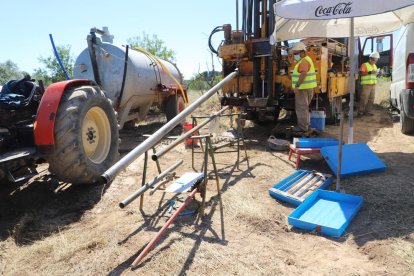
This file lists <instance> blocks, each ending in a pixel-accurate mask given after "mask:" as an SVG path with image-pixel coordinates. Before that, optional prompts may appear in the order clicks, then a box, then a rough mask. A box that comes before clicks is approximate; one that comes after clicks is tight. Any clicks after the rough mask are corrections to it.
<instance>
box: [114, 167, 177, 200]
mask: <svg viewBox="0 0 414 276" xmlns="http://www.w3.org/2000/svg"><path fill="white" fill-rule="evenodd" d="M183 162H184V161H183V160H180V161H178V162H177V163H175V164H174V165H172V166H171V167H169V168H168V169H166V170H165V171H163V172H162V173H161V174H160V175H158V176H156V177H155V178H153V179H152V180H151V181H150V182H148V183H146V184H145V185H143V186H142V187H141V188H140V189H139V190H138V191H136V192H135V193H133V194H132V195H130V196H129V197H128V198H127V199H125V200H123V201H122V202H121V203H119V207H121V208H125V207H126V206H127V205H128V204H130V203H131V202H132V201H134V200H135V199H136V198H137V197H139V196H140V195H142V194H143V193H145V192H146V191H147V190H148V189H149V188H151V187H152V186H154V185H155V184H157V183H158V182H159V181H161V180H162V179H163V178H164V177H165V176H167V175H168V174H169V173H171V172H172V171H173V170H175V169H176V168H178V166H180V165H181V164H182V163H183Z"/></svg>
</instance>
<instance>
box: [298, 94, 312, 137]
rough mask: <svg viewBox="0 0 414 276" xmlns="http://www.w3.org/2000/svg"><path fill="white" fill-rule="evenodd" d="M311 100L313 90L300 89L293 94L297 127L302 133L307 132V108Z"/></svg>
mask: <svg viewBox="0 0 414 276" xmlns="http://www.w3.org/2000/svg"><path fill="white" fill-rule="evenodd" d="M312 98H313V89H300V90H299V91H298V92H297V93H296V94H295V111H296V117H297V118H298V127H299V128H300V129H301V130H303V131H308V130H309V125H310V114H309V106H310V104H311V101H312Z"/></svg>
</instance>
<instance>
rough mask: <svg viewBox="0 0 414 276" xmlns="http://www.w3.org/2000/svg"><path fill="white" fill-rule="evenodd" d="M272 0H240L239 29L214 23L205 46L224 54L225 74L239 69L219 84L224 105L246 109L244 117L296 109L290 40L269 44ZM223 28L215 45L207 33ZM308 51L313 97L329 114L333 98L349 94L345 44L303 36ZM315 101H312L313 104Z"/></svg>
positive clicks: (260, 117)
mask: <svg viewBox="0 0 414 276" xmlns="http://www.w3.org/2000/svg"><path fill="white" fill-rule="evenodd" d="M274 3H275V0H244V1H243V5H242V10H243V16H242V29H241V30H238V26H237V27H236V30H235V31H232V27H231V25H228V24H227V25H223V26H219V27H216V28H215V29H214V30H213V32H212V34H211V35H210V40H209V46H210V49H211V50H212V51H213V52H215V53H216V54H217V55H218V56H219V57H220V58H222V65H223V76H224V77H225V76H227V75H228V74H230V73H231V72H233V71H234V70H236V69H238V70H239V76H238V78H237V79H234V80H233V81H231V82H230V83H228V84H227V85H225V86H224V87H223V89H222V91H223V98H222V104H224V105H231V106H237V107H240V108H242V109H244V110H245V112H246V113H247V119H253V120H263V119H268V118H271V119H273V120H277V119H278V117H279V112H280V110H281V109H286V110H294V93H293V92H292V88H291V87H292V83H291V74H292V72H293V68H294V66H295V65H296V62H295V60H294V55H293V52H292V51H291V47H290V46H292V45H289V42H287V41H285V42H283V43H277V44H275V45H273V46H272V45H270V43H269V37H270V35H271V34H272V33H273V27H274V12H273V4H274ZM218 31H223V32H224V40H223V43H222V44H221V45H220V46H219V47H218V49H217V50H216V49H214V47H212V45H211V37H212V36H213V34H215V33H217V32H218ZM301 41H302V42H304V43H305V44H306V45H307V55H308V56H309V57H311V58H312V60H313V62H314V65H315V68H316V70H317V81H318V87H317V88H315V93H316V95H317V97H315V101H318V103H317V105H318V107H325V108H326V110H327V115H328V117H329V116H332V115H334V113H335V104H334V103H335V102H336V101H335V99H340V98H342V97H343V96H346V95H347V94H349V70H348V69H349V68H348V67H347V64H348V58H347V46H346V45H345V44H343V43H341V42H339V41H336V40H332V39H321V38H307V39H303V40H301ZM315 105H316V103H315Z"/></svg>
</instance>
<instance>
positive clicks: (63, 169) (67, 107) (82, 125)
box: [46, 86, 119, 184]
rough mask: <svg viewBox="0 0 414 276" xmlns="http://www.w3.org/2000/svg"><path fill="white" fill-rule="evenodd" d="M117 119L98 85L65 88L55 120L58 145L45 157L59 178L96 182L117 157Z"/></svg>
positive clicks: (84, 182)
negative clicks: (68, 89) (71, 88)
mask: <svg viewBox="0 0 414 276" xmlns="http://www.w3.org/2000/svg"><path fill="white" fill-rule="evenodd" d="M118 138H119V134H118V122H117V119H116V114H115V111H114V109H113V107H112V105H111V103H110V101H109V100H108V99H107V98H106V97H105V95H104V94H103V93H102V92H101V90H100V89H99V88H98V87H91V86H83V87H79V88H75V89H73V90H70V91H66V92H65V94H64V96H63V97H62V100H61V103H60V106H59V108H58V111H57V114H56V121H55V149H54V151H53V153H51V154H49V155H48V156H47V157H46V159H47V161H48V162H49V170H50V172H52V173H53V174H55V175H56V176H57V177H58V179H59V180H61V181H65V182H69V183H73V184H90V183H94V182H96V181H97V180H98V179H99V177H100V175H101V174H102V173H104V172H105V171H106V170H107V169H108V168H109V167H110V166H111V165H113V164H114V163H115V162H116V161H117V158H118Z"/></svg>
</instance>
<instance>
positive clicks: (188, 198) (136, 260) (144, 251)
mask: <svg viewBox="0 0 414 276" xmlns="http://www.w3.org/2000/svg"><path fill="white" fill-rule="evenodd" d="M197 192H198V188H195V189H194V190H193V191H192V192H191V194H190V195H189V196H188V197H187V199H186V200H185V201H184V203H183V204H182V205H181V206H180V208H178V209H177V211H175V213H174V214H173V215H172V216H171V217H170V218H169V219H168V221H167V222H166V223H165V225H164V226H163V227H162V228H161V230H160V231H159V232H158V233H157V235H156V236H155V237H154V238H153V239H152V240H151V242H150V243H149V244H147V246H146V247H145V248H144V249H143V250H142V251H141V253H140V254H139V256H138V257H137V258H136V259H135V260H134V262H133V263H132V264H131V267H132V269H135V268H137V267H138V265H139V263H140V262H141V261H142V259H144V257H145V256H146V255H147V254H148V252H149V251H150V250H151V249H152V248H153V247H154V246H155V244H156V243H157V241H158V240H159V239H160V238H161V236H162V234H164V232H165V231H166V230H167V229H168V227H169V226H170V224H171V223H172V222H173V221H174V220H175V219H176V218H177V216H178V215H179V214H180V213H181V212H182V211H183V210H184V208H185V207H186V206H187V205H188V204H189V203H190V202H191V201H192V200H193V199H194V197H195V195H196V193H197Z"/></svg>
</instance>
